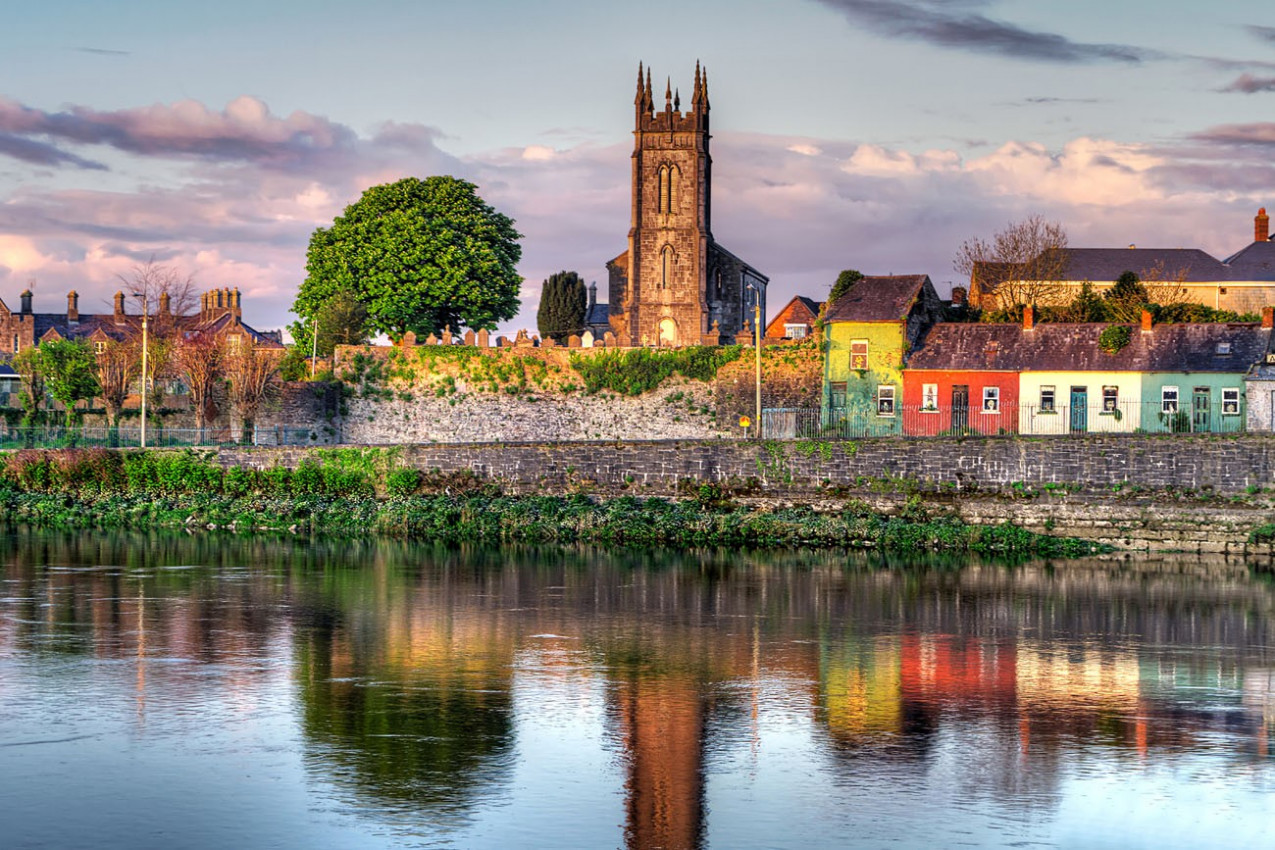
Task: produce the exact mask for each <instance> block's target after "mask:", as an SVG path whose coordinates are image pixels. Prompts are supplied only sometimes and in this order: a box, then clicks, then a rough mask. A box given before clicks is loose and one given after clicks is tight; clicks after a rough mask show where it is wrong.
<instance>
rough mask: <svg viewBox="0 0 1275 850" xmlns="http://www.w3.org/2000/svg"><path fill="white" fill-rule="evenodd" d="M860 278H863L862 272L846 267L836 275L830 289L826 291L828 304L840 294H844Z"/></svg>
mask: <svg viewBox="0 0 1275 850" xmlns="http://www.w3.org/2000/svg"><path fill="white" fill-rule="evenodd" d="M861 280H863V274H862V273H861V272H860V271H859V270H858V269H846V270H845V271H843V272H842V273H841V274H839V275H837V282H836V283H834V284H833V285H832V291H831V292H829V293H828V304H832V303H833V302H834V301H836V300H837V299H838V298H840V297H841V296H842V295H845V294H846V293H847V292H849V291H850V288H851V287H852V286H854V285H855V284H856V283H858V282H859V281H861Z"/></svg>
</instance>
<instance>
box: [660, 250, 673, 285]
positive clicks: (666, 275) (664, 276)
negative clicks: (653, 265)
mask: <svg viewBox="0 0 1275 850" xmlns="http://www.w3.org/2000/svg"><path fill="white" fill-rule="evenodd" d="M672 282H673V246H672V245H665V246H664V250H663V251H661V252H660V288H661V289H667V288H668V285H669V284H670V283H672Z"/></svg>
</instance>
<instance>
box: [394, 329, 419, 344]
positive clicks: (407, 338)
mask: <svg viewBox="0 0 1275 850" xmlns="http://www.w3.org/2000/svg"><path fill="white" fill-rule="evenodd" d="M398 344H399V345H401V346H402V347H403V348H411V347H412V346H414V345H416V334H415V333H413V332H412V331H408V332H407V333H405V334H403V338H402V339H400V340H399V341H398Z"/></svg>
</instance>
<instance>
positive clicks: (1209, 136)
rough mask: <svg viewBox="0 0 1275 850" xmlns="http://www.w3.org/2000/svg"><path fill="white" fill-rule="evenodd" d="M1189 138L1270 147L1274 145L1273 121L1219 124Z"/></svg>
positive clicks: (1274, 125)
mask: <svg viewBox="0 0 1275 850" xmlns="http://www.w3.org/2000/svg"><path fill="white" fill-rule="evenodd" d="M1191 138H1192V139H1193V140H1195V141H1197V142H1204V143H1205V144H1210V145H1241V146H1254V145H1256V146H1260V147H1270V146H1272V145H1275V123H1272V122H1270V121H1265V122H1257V123H1253V124H1220V125H1218V126H1216V127H1210V128H1208V129H1207V130H1201V131H1200V132H1198V133H1194V134H1192V136H1191Z"/></svg>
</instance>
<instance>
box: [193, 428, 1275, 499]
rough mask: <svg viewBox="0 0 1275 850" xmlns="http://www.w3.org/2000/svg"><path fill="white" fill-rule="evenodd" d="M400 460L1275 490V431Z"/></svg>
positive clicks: (609, 445) (628, 445)
mask: <svg viewBox="0 0 1275 850" xmlns="http://www.w3.org/2000/svg"><path fill="white" fill-rule="evenodd" d="M306 451H307V450H306V449H302V448H279V449H271V448H256V449H251V448H244V449H238V448H227V449H222V450H220V451H219V453H218V460H219V462H220V463H222V464H223V465H226V466H235V465H243V466H250V467H256V468H268V467H271V466H275V465H284V466H296V465H297V464H298V463H299V462H300V461H301V460H302V458H304V456H305V454H306ZM398 451H399V455H400V461H401V462H402V463H403V464H404V465H406V466H411V467H415V468H417V469H420V470H423V471H429V470H434V469H436V470H439V471H441V472H444V473H452V472H461V471H466V470H468V471H472V472H474V473H475V474H477V475H478V476H480V477H482V478H486V479H491V480H495V481H498V482H500V483H501V484H502V485H503V486H505V487H506V488H507V489H509V490H510V491H513V492H518V491H523V492H529V491H535V492H540V491H543V490H545V489H546V488H554V487H562V486H567V485H581V484H587V485H590V486H593V487H595V488H597V489H599V490H605V491H616V490H625V491H636V492H647V493H671V492H675V491H676V489H677V486H678V484H679V482H682V481H684V480H690V481H693V482H696V483H719V484H723V485H728V486H738V487H746V486H748V485H750V484H753V483H755V484H759V485H761V488H762V489H764V491H765V492H766V493H767V494H768V495H776V496H782V495H784V494H788V493H791V494H794V495H797V494H802V493H811V492H815V491H821V492H827V491H828V490H829V489H830V488H847V489H869V488H873V487H877V488H882V487H884V488H887V489H888V488H891V487H893V488H894V489H896V490H897V489H901V488H903V487H904V486H905V485H906V486H914V485H918V484H919V485H920V488H921V489H924V490H935V491H938V492H947V493H953V494H967V495H968V494H972V493H977V492H996V491H1007V490H1015V489H1018V488H1021V487H1024V486H1026V487H1036V488H1042V487H1044V488H1048V487H1050V485H1054V486H1058V487H1062V486H1066V487H1068V488H1070V489H1080V490H1087V491H1092V492H1104V491H1105V492H1114V491H1118V490H1123V489H1126V488H1145V489H1156V490H1162V489H1165V488H1175V489H1179V490H1196V491H1199V490H1206V491H1212V492H1214V493H1216V494H1219V495H1225V494H1232V493H1241V492H1244V491H1245V490H1247V489H1249V488H1254V487H1260V488H1270V487H1275V435H1255V434H1246V435H1238V436H1218V435H1201V436H1185V435H1170V436H1136V435H1120V436H1110V437H1107V436H1087V437H1060V438H1036V439H1031V438H1005V437H987V438H967V439H950V440H949V439H929V440H926V439H897V438H895V439H890V438H886V439H871V440H858V441H844V442H842V441H809V442H802V441H796V442H762V443H753V442H740V441H731V440H703V441H652V442H562V443H454V444H437V445H405V446H401V447H399V449H398Z"/></svg>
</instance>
